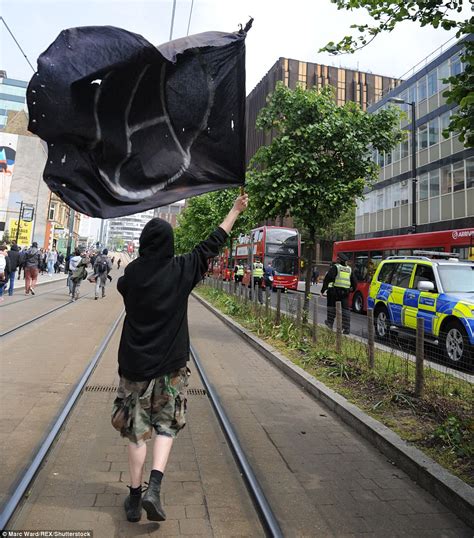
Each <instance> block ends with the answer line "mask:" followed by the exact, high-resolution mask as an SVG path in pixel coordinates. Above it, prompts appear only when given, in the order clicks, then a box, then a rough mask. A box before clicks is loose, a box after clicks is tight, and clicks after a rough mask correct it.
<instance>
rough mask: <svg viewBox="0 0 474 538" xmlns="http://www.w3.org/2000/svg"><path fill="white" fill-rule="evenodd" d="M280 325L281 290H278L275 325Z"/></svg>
mask: <svg viewBox="0 0 474 538" xmlns="http://www.w3.org/2000/svg"><path fill="white" fill-rule="evenodd" d="M280 323H281V289H280V288H278V290H277V306H276V316H275V325H280Z"/></svg>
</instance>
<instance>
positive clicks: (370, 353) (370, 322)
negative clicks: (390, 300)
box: [367, 308, 375, 370]
mask: <svg viewBox="0 0 474 538" xmlns="http://www.w3.org/2000/svg"><path fill="white" fill-rule="evenodd" d="M367 358H368V361H369V368H370V369H371V370H372V369H373V368H374V366H375V330H374V311H373V309H372V308H369V309H368V310H367Z"/></svg>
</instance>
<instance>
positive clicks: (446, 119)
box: [439, 110, 451, 136]
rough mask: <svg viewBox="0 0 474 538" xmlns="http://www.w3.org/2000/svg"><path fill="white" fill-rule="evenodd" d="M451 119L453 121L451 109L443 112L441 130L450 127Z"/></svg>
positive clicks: (440, 119) (440, 120)
mask: <svg viewBox="0 0 474 538" xmlns="http://www.w3.org/2000/svg"><path fill="white" fill-rule="evenodd" d="M450 121H451V112H450V111H449V110H448V111H447V112H445V113H444V114H441V116H440V117H439V128H440V129H441V132H443V131H444V130H445V129H447V128H448V127H449V122H450ZM450 136H451V134H450Z"/></svg>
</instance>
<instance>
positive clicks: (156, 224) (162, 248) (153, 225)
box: [139, 218, 174, 258]
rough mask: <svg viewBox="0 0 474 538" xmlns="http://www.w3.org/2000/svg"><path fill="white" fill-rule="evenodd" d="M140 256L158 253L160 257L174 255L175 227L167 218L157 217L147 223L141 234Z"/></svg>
mask: <svg viewBox="0 0 474 538" xmlns="http://www.w3.org/2000/svg"><path fill="white" fill-rule="evenodd" d="M139 253H140V256H149V255H152V254H154V255H158V256H159V257H160V258H172V257H173V256H174V234H173V228H172V227H171V224H169V222H166V220H163V219H159V218H155V219H151V220H150V221H149V222H147V223H146V225H145V227H144V228H143V230H142V233H141V235H140V249H139Z"/></svg>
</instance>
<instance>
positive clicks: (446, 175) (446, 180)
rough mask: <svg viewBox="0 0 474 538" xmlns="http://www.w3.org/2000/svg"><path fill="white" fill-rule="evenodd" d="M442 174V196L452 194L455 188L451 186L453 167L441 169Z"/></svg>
mask: <svg viewBox="0 0 474 538" xmlns="http://www.w3.org/2000/svg"><path fill="white" fill-rule="evenodd" d="M440 174H441V194H448V193H450V192H452V190H453V188H452V185H451V167H450V166H443V168H440Z"/></svg>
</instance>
